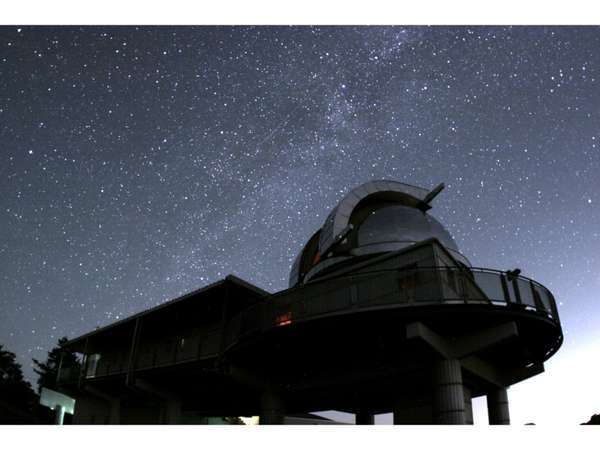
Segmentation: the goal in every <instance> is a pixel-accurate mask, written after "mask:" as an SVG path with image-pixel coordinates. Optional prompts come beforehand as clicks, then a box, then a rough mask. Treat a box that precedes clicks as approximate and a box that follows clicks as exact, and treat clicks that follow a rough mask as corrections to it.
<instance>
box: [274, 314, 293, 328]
mask: <svg viewBox="0 0 600 450" xmlns="http://www.w3.org/2000/svg"><path fill="white" fill-rule="evenodd" d="M291 323H292V312H291V311H288V312H286V313H283V314H281V315H279V316H277V317H276V318H275V325H277V326H278V327H283V326H285V325H289V324H291Z"/></svg>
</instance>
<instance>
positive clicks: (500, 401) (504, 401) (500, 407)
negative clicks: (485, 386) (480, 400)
mask: <svg viewBox="0 0 600 450" xmlns="http://www.w3.org/2000/svg"><path fill="white" fill-rule="evenodd" d="M487 404H488V419H489V422H490V425H510V415H509V412H508V393H507V392H506V389H496V390H495V391H493V392H490V393H489V394H488V395H487Z"/></svg>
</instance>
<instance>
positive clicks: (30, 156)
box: [0, 26, 600, 423]
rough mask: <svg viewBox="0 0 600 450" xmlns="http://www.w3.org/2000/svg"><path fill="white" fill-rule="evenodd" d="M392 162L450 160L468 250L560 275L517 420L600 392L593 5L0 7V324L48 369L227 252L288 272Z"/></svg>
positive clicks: (226, 270)
mask: <svg viewBox="0 0 600 450" xmlns="http://www.w3.org/2000/svg"><path fill="white" fill-rule="evenodd" d="M387 178H389V179H394V180H398V181H402V182H406V183H410V184H414V185H418V186H422V187H425V188H432V187H433V186H435V185H437V184H438V183H440V182H445V183H446V189H445V191H444V192H443V193H442V194H441V195H440V196H438V197H437V198H436V200H435V201H434V205H433V206H434V208H433V210H431V213H432V214H433V215H434V216H436V217H437V218H438V219H439V220H440V221H441V222H442V223H444V224H445V225H446V226H447V228H448V230H449V231H450V232H451V233H452V235H453V236H454V238H455V240H456V242H457V244H458V246H459V248H460V249H461V250H462V252H463V253H464V254H465V255H466V256H467V257H469V259H470V260H471V262H472V263H473V264H474V265H475V266H480V267H490V268H497V269H512V268H514V267H519V268H521V269H522V271H523V274H524V275H526V276H530V277H532V278H534V279H536V280H537V281H539V282H541V283H543V284H544V285H546V286H547V287H549V288H550V289H551V290H552V291H553V292H554V294H555V297H556V299H557V302H559V312H560V315H561V319H562V322H563V327H564V331H565V339H566V340H565V344H564V345H563V348H562V349H561V350H560V351H559V353H558V354H557V355H556V356H555V357H553V359H552V360H551V361H550V362H548V364H547V365H546V370H547V371H546V373H545V374H543V375H540V376H538V377H536V378H534V379H533V380H528V381H526V382H523V383H521V384H519V385H517V386H514V387H512V388H511V390H510V391H509V395H510V396H511V402H512V403H511V414H512V416H513V422H515V423H525V422H529V421H538V422H541V423H543V422H544V421H547V422H551V421H553V420H554V421H561V422H567V423H578V422H581V421H584V420H587V419H588V418H589V416H591V414H592V413H597V412H600V401H599V399H600V395H598V396H596V397H595V398H594V401H595V403H594V401H592V400H590V397H593V396H590V395H589V394H588V395H586V394H585V393H586V392H588V393H589V392H590V391H589V389H590V388H591V387H592V385H594V387H595V385H597V379H598V376H599V375H600V364H599V363H593V362H591V361H592V360H593V359H594V358H590V357H589V355H590V352H593V351H595V352H596V354H597V353H598V348H600V331H598V330H599V329H600V317H599V312H600V306H599V304H598V292H600V252H599V250H600V193H599V188H600V28H598V27H420V26H410V27H365V26H359V27H350V26H346V27H322V26H319V27H284V26H276V27H217V26H204V27H187V26H186V27H171V26H161V27H148V26H144V27H116V26H87V27H57V26H35V27H33V26H2V27H0V287H1V289H0V292H1V295H0V343H2V344H3V345H5V347H7V348H8V349H9V350H11V351H13V352H15V353H17V355H18V356H19V361H20V362H21V363H22V364H23V365H24V371H25V373H26V375H27V376H28V377H30V379H31V380H32V381H33V371H32V369H31V367H30V361H31V358H32V357H35V358H38V359H39V358H42V359H43V358H44V357H45V354H46V352H47V351H48V350H49V349H50V348H51V347H53V346H54V345H55V343H56V341H57V340H58V338H59V337H61V336H63V335H67V336H69V337H74V336H77V335H79V334H82V333H84V332H87V331H90V330H92V329H94V328H95V327H97V326H102V325H106V324H108V323H111V322H113V321H115V320H117V319H119V318H123V317H126V316H128V315H131V314H133V313H135V312H138V311H141V310H144V309H146V308H149V307H151V306H154V305H157V304H159V303H161V302H164V301H166V300H169V299H172V298H174V297H177V296H179V295H181V294H184V293H186V292H189V291H191V290H194V289H197V288H199V287H201V286H203V285H205V284H208V283H211V282H214V281H216V280H218V279H220V278H223V277H224V276H226V275H227V274H230V273H233V274H235V275H237V276H240V277H242V278H244V279H246V280H248V281H250V282H252V283H254V284H256V285H258V286H260V287H262V288H264V289H267V290H269V291H277V290H280V289H283V288H285V287H286V286H287V277H288V274H289V268H290V266H291V263H292V261H293V259H294V257H295V256H296V253H297V252H298V251H299V250H300V249H301V247H302V245H303V244H304V242H305V241H306V240H307V239H308V237H310V235H311V234H312V233H313V232H314V231H315V230H316V229H317V228H319V227H320V226H321V225H322V222H323V221H324V219H325V217H326V216H327V214H328V212H329V210H330V209H331V208H332V207H333V206H335V204H336V203H337V201H339V200H340V199H341V197H342V196H343V194H344V193H345V192H347V191H348V190H349V189H351V188H352V187H355V186H356V185H358V184H361V183H363V182H366V181H369V180H371V179H387ZM597 359H599V360H600V358H597ZM573 377H576V378H577V380H578V383H576V384H577V385H578V386H581V391H577V390H576V391H575V392H574V391H573V390H572V387H569V389H570V390H569V391H568V390H567V386H568V385H570V382H571V381H572V379H573ZM536 380H537V381H536ZM586 383H587V384H586ZM594 383H595V384H594ZM586 389H587V391H586ZM550 391H552V392H553V394H552V395H553V396H554V397H553V398H552V400H551V402H550V403H548V402H549V401H550V400H548V398H549V392H550ZM557 392H558V394H556V393H557ZM556 396H558V397H556ZM557 401H559V402H560V403H561V408H560V411H556V406H554V407H553V409H552V407H551V405H556V402H557ZM475 408H476V421H477V420H478V417H480V418H481V417H483V419H481V420H480V421H485V411H483V410H482V409H481V405H478V404H477V403H475ZM482 411H483V412H482ZM549 411H551V412H549ZM552 411H553V412H552Z"/></svg>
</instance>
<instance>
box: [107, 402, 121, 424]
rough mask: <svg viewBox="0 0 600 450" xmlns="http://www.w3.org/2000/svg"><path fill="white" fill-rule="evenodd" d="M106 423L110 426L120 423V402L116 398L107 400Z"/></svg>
mask: <svg viewBox="0 0 600 450" xmlns="http://www.w3.org/2000/svg"><path fill="white" fill-rule="evenodd" d="M108 423H109V424H111V425H119V424H120V423H121V400H120V399H118V398H115V399H112V400H109V413H108Z"/></svg>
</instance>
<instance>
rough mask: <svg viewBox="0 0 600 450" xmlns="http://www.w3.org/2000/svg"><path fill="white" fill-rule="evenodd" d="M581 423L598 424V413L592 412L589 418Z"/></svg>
mask: <svg viewBox="0 0 600 450" xmlns="http://www.w3.org/2000/svg"><path fill="white" fill-rule="evenodd" d="M581 425H600V414H594V415H593V416H592V417H590V420H588V421H587V422H584V423H582V424H581Z"/></svg>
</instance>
